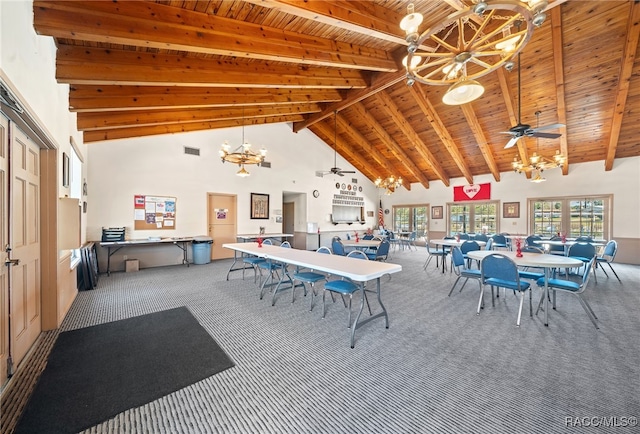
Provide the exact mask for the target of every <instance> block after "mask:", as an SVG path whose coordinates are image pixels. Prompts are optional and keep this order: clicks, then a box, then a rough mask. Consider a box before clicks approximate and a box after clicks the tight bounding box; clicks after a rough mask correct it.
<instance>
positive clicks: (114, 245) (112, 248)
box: [100, 237, 193, 275]
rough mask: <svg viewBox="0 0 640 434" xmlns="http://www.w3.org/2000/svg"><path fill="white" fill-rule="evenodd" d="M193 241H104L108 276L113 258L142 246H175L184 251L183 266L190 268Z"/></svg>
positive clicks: (101, 244) (172, 239)
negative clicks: (122, 250)
mask: <svg viewBox="0 0 640 434" xmlns="http://www.w3.org/2000/svg"><path fill="white" fill-rule="evenodd" d="M191 241H193V237H186V238H161V239H159V240H150V239H148V238H147V239H140V240H126V241H102V242H101V243H100V246H101V247H106V248H107V275H110V274H111V256H112V255H113V254H114V253H116V252H117V251H118V250H121V249H124V248H125V247H139V246H140V247H142V246H157V245H161V244H173V245H175V246H176V247H178V248H179V249H182V265H184V264H187V267H188V266H189V259H188V254H187V253H188V251H187V244H189V243H190V242H191Z"/></svg>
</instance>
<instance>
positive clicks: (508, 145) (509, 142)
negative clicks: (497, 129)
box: [504, 136, 520, 149]
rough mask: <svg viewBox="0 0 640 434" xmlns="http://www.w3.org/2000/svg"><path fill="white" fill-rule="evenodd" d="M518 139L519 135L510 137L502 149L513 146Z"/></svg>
mask: <svg viewBox="0 0 640 434" xmlns="http://www.w3.org/2000/svg"><path fill="white" fill-rule="evenodd" d="M518 140H520V137H519V136H514V137H511V138H510V139H509V141H508V142H507V144H506V146H505V147H504V149H509V148H512V147H513V145H515V144H516V142H517V141H518Z"/></svg>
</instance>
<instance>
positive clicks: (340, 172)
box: [316, 110, 356, 177]
mask: <svg viewBox="0 0 640 434" xmlns="http://www.w3.org/2000/svg"><path fill="white" fill-rule="evenodd" d="M333 114H334V117H333V149H334V153H333V167H332V168H330V169H329V170H325V171H317V172H316V175H317V176H320V177H322V176H324V175H329V174H334V175H338V176H344V174H345V173H356V172H355V170H342V169H341V168H339V167H338V163H337V160H338V111H337V110H336V111H335V112H333Z"/></svg>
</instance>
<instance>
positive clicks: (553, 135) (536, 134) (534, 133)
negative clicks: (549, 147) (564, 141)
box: [527, 130, 562, 139]
mask: <svg viewBox="0 0 640 434" xmlns="http://www.w3.org/2000/svg"><path fill="white" fill-rule="evenodd" d="M527 136H529V137H542V138H543V139H557V138H558V137H561V136H562V134H558V133H539V132H537V131H535V130H533V131H531V133H528V134H527Z"/></svg>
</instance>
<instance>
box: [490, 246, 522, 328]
mask: <svg viewBox="0 0 640 434" xmlns="http://www.w3.org/2000/svg"><path fill="white" fill-rule="evenodd" d="M480 272H481V274H482V289H481V290H480V301H479V302H478V314H480V308H481V306H482V305H483V302H484V288H485V286H486V285H490V286H491V305H492V306H495V302H494V297H493V288H494V287H497V288H498V290H500V288H505V290H506V289H507V288H509V289H511V290H513V292H514V293H516V292H519V293H520V308H519V309H518V319H517V321H516V326H518V327H520V318H521V317H522V305H523V304H524V293H525V292H526V291H527V290H529V316H533V304H532V301H531V285H530V284H529V282H521V281H520V274H519V273H518V266H517V265H516V263H515V262H514V261H513V259H511V258H509V257H507V256H505V255H503V254H501V253H492V254H490V255H488V256H485V257H484V258H482V261H481V262H480Z"/></svg>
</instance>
